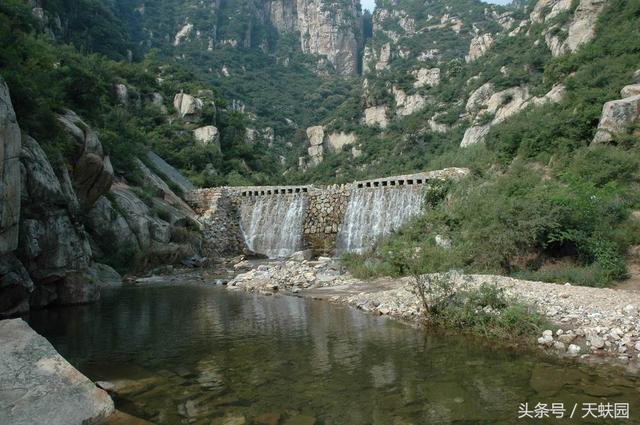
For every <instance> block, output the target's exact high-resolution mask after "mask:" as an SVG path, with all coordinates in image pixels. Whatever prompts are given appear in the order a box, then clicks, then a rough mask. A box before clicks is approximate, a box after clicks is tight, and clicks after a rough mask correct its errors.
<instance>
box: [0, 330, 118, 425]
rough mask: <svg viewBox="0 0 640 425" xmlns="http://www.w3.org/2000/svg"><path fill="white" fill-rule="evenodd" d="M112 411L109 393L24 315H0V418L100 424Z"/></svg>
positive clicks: (24, 424) (29, 423)
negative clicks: (74, 365)
mask: <svg viewBox="0 0 640 425" xmlns="http://www.w3.org/2000/svg"><path fill="white" fill-rule="evenodd" d="M113 412H114V407H113V401H112V400H111V398H110V397H109V395H108V394H107V393H106V392H105V391H103V390H101V389H100V388H98V387H97V386H96V385H95V384H94V383H93V382H91V381H90V380H89V379H88V378H87V377H86V376H84V375H83V374H81V373H80V372H79V371H78V370H77V369H75V368H74V367H73V366H71V365H70V364H69V363H68V362H67V361H66V360H65V359H64V358H63V357H62V356H61V355H60V354H58V353H57V352H56V350H55V349H54V348H53V346H52V345H51V344H50V343H49V342H48V341H47V340H46V339H45V338H43V337H42V336H40V335H38V334H37V333H36V332H35V331H34V330H33V329H31V328H30V327H29V325H27V324H26V323H25V322H24V321H23V320H21V319H13V320H3V321H0V423H2V424H11V425H33V424H48V425H76V424H77V425H84V424H95V423H100V422H102V421H104V420H105V419H106V418H107V417H108V416H110V415H111V414H112V413H113Z"/></svg>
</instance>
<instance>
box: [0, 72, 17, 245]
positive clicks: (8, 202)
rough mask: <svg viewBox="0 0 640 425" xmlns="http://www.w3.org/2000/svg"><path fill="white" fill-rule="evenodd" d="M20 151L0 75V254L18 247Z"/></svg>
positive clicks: (8, 97) (13, 113) (15, 127)
mask: <svg viewBox="0 0 640 425" xmlns="http://www.w3.org/2000/svg"><path fill="white" fill-rule="evenodd" d="M20 150H21V137H20V127H18V122H17V121H16V115H15V112H14V111H13V106H12V104H11V97H10V96H9V88H8V87H7V84H6V83H5V81H4V79H3V78H2V77H1V76H0V255H2V254H6V253H9V252H11V251H13V250H15V249H16V248H17V247H18V223H19V220H20Z"/></svg>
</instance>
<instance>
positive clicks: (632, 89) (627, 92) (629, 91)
mask: <svg viewBox="0 0 640 425" xmlns="http://www.w3.org/2000/svg"><path fill="white" fill-rule="evenodd" d="M638 95H640V84H631V85H628V86H624V87H623V88H622V90H620V96H621V97H622V98H623V99H625V98H627V97H633V96H638Z"/></svg>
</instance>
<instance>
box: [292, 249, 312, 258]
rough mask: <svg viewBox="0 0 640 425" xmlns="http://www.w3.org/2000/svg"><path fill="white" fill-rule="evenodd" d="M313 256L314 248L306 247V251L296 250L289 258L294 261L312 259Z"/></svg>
mask: <svg viewBox="0 0 640 425" xmlns="http://www.w3.org/2000/svg"><path fill="white" fill-rule="evenodd" d="M311 258H313V250H311V249H305V250H304V251H297V252H294V253H293V254H291V256H290V257H289V259H290V260H292V261H304V260H311Z"/></svg>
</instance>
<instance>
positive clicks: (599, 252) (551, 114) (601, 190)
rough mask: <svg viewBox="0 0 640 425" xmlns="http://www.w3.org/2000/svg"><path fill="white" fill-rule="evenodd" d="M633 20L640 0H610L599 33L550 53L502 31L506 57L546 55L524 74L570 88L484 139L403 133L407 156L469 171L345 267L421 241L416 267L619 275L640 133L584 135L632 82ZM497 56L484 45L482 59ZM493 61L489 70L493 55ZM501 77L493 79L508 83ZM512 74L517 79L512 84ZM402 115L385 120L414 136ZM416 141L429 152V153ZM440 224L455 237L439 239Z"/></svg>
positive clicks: (368, 269) (369, 266) (364, 265)
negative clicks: (463, 141) (605, 138)
mask: <svg viewBox="0 0 640 425" xmlns="http://www.w3.org/2000/svg"><path fill="white" fill-rule="evenodd" d="M639 23H640V1H637V0H634V1H622V0H620V1H613V2H611V5H610V6H609V7H608V8H607V9H606V10H605V11H604V12H603V14H602V16H601V17H600V20H599V23H598V26H597V31H596V34H597V35H596V38H595V39H594V41H593V42H591V43H589V44H588V45H586V46H585V47H584V48H582V49H581V50H580V51H579V52H578V53H576V54H573V55H565V56H561V57H559V58H556V59H551V57H550V56H549V55H548V53H547V54H546V55H545V54H544V52H537V51H536V50H535V49H534V50H533V51H531V52H529V53H528V54H525V53H524V51H523V50H522V47H521V46H522V44H521V42H520V41H518V40H517V38H516V40H512V41H509V45H510V46H512V47H511V48H510V47H509V46H503V47H504V48H501V49H500V50H499V51H498V52H496V56H503V57H504V58H508V57H511V55H512V54H511V53H509V52H510V51H512V50H511V49H516V50H514V51H515V52H517V51H520V52H521V53H518V54H517V55H516V56H513V57H518V58H519V60H527V61H534V62H536V63H541V65H542V66H541V67H540V68H539V69H538V71H536V72H534V73H533V74H531V75H530V76H529V77H528V81H529V84H531V85H532V87H536V86H539V87H541V92H544V90H546V89H548V87H549V86H550V85H551V84H553V83H554V82H558V81H563V82H564V83H565V84H566V86H567V96H566V98H565V99H564V100H563V101H562V102H560V103H558V104H554V105H547V106H543V107H539V108H530V109H528V110H526V111H525V112H524V113H521V114H518V115H516V116H515V117H513V118H511V119H509V120H507V121H505V122H504V123H502V124H500V125H497V126H495V127H493V129H492V131H491V132H490V134H489V136H488V138H487V144H486V146H476V147H474V148H471V149H464V150H461V149H459V148H457V147H456V146H455V145H453V144H454V143H456V141H457V142H459V140H460V138H461V135H460V134H459V133H453V134H448V135H447V136H445V137H443V138H441V139H440V140H437V141H436V142H435V143H429V142H428V141H427V140H429V138H430V137H432V136H430V135H429V134H428V133H426V134H423V135H420V136H418V137H417V140H418V141H421V140H424V141H425V142H423V143H424V145H421V144H420V143H415V141H414V142H413V143H411V144H408V145H407V147H408V146H411V150H410V151H409V152H410V153H409V154H408V155H407V157H410V156H413V157H414V158H415V157H416V156H417V157H418V158H420V159H413V161H416V162H418V161H420V160H421V161H422V165H423V166H425V167H429V168H439V167H443V166H452V165H456V166H468V167H470V168H471V169H472V170H473V172H474V173H473V176H472V177H471V178H469V179H468V180H467V181H466V182H464V183H463V184H460V185H455V186H452V187H450V188H448V192H447V193H448V194H447V196H446V197H445V198H442V199H441V200H440V202H437V203H431V206H430V208H429V209H428V211H427V212H426V214H425V215H424V216H423V217H420V218H418V219H416V220H415V221H413V222H412V223H409V224H407V225H406V226H404V227H402V228H401V229H400V230H399V231H398V232H397V233H395V234H394V235H392V236H391V237H389V238H388V239H386V240H384V241H381V242H380V243H379V244H378V245H377V246H376V247H374V248H373V249H372V250H371V252H369V253H367V254H365V255H362V256H358V255H349V256H347V257H346V258H345V261H346V263H347V264H348V266H349V267H350V269H351V270H352V272H354V273H355V274H356V275H359V276H371V275H379V274H392V275H404V274H407V273H408V267H409V266H410V265H411V264H412V262H413V261H414V260H413V259H411V258H412V257H411V255H410V254H411V253H413V252H414V251H416V250H418V251H420V252H422V253H424V255H421V256H420V261H419V265H420V267H421V270H422V272H432V271H446V270H449V269H451V268H459V269H464V270H466V271H469V272H491V273H504V274H511V275H517V276H522V277H527V278H533V279H536V278H538V279H542V280H547V281H556V282H566V281H571V282H576V283H582V284H587V285H603V284H606V283H608V282H611V281H614V280H617V279H622V278H624V277H625V276H626V266H625V261H626V259H627V250H628V248H629V247H630V246H631V245H634V244H638V243H640V224H639V223H638V220H637V219H636V218H634V217H633V216H632V215H631V212H632V211H634V210H637V209H638V208H639V207H640V196H639V195H638V194H639V193H640V185H639V183H640V147H639V146H638V142H639V138H638V136H637V133H635V134H636V135H634V133H633V129H630V133H629V134H628V135H624V136H621V137H619V140H617V143H615V144H612V145H606V146H591V140H592V139H593V136H594V133H595V130H596V127H597V125H598V121H599V117H600V114H601V111H602V105H603V104H604V103H605V102H606V101H608V100H612V99H616V98H618V97H619V91H620V89H621V88H622V87H623V86H625V85H627V84H630V83H632V82H633V78H632V74H633V73H634V71H635V70H636V69H637V68H638V64H639V63H640V51H639V50H638V46H640V39H639V38H638V37H639V36H640V35H639V34H638V32H637V31H634V30H633V28H637V26H638V24H639ZM496 56H493V55H489V56H488V59H487V61H488V64H489V65H491V64H492V63H493V62H494V61H495V60H496V59H495V57H496ZM540 61H542V62H540ZM498 63H499V61H498ZM488 69H489V70H491V69H494V72H495V66H492V67H491V66H490V67H489V68H488ZM499 79H500V77H496V79H495V80H492V81H493V82H494V83H496V84H498V85H500V86H503V85H502V83H500V82H499ZM525 81H526V79H525ZM513 83H519V82H518V81H514V82H508V85H510V84H513ZM410 118H411V119H413V117H410ZM398 125H399V126H401V129H399V130H395V129H394V128H393V127H392V129H391V132H393V133H395V134H396V135H399V134H403V135H404V138H405V139H407V138H408V137H410V135H411V134H412V133H411V132H408V131H407V130H410V129H411V126H408V124H407V120H404V121H402V122H400V123H399V124H398ZM396 131H397V133H396ZM387 133H388V132H387ZM386 137H388V136H386V135H385V136H383V137H382V138H381V139H382V140H384V139H385V138H386ZM449 137H451V138H452V140H451V141H449V140H450V139H449ZM395 140H396V143H397V144H398V145H400V144H402V143H403V142H402V139H400V138H396V139H395ZM432 140H433V139H432ZM434 144H435V145H440V146H441V152H438V149H437V148H435V146H434ZM421 146H429V147H428V148H426V149H429V150H431V152H434V151H435V154H432V155H431V157H429V158H427V157H425V156H424V151H423V149H425V148H422V147H421ZM396 150H397V148H395V149H394V150H393V151H396ZM394 159H396V157H394ZM407 163H409V161H407V162H405V164H407ZM435 235H440V236H441V237H443V238H445V239H446V240H449V241H450V242H451V245H450V247H443V246H441V245H439V244H437V243H436V241H435ZM631 260H633V259H631Z"/></svg>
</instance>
